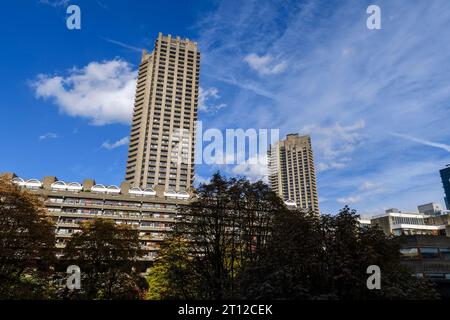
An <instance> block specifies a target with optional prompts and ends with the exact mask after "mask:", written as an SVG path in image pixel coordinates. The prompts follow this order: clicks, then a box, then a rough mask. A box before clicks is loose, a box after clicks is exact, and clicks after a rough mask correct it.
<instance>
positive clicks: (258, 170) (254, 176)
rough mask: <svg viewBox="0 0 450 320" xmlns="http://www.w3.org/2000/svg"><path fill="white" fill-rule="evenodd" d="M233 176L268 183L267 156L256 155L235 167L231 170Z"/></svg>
mask: <svg viewBox="0 0 450 320" xmlns="http://www.w3.org/2000/svg"><path fill="white" fill-rule="evenodd" d="M231 172H232V173H233V174H236V175H241V176H245V177H247V178H248V179H249V180H250V181H258V180H263V181H265V182H267V177H268V168H267V155H266V154H260V155H255V156H253V157H251V158H249V159H247V160H246V161H245V162H243V163H240V164H238V165H236V166H235V167H233V169H232V170H231Z"/></svg>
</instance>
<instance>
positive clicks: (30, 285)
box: [0, 177, 55, 299]
mask: <svg viewBox="0 0 450 320" xmlns="http://www.w3.org/2000/svg"><path fill="white" fill-rule="evenodd" d="M54 248H55V235H54V225H53V222H52V220H51V218H50V217H49V216H48V214H47V211H46V210H45V207H44V205H43V203H42V202H41V201H40V200H39V199H38V198H37V197H36V196H34V195H33V194H31V193H29V192H28V191H25V190H21V189H20V188H19V187H18V186H16V185H15V184H13V183H12V182H11V181H10V179H7V178H6V177H0V283H1V286H0V299H45V298H49V297H50V296H51V295H52V286H51V283H52V281H51V275H52V267H53V264H54V262H55V255H54Z"/></svg>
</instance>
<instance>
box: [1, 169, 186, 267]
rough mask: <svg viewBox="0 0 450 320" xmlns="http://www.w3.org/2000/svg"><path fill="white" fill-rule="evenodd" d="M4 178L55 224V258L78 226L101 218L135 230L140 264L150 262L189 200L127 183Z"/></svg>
mask: <svg viewBox="0 0 450 320" xmlns="http://www.w3.org/2000/svg"><path fill="white" fill-rule="evenodd" d="M6 175H7V177H8V178H10V179H11V180H12V182H13V183H15V184H17V185H19V186H20V187H22V188H26V189H27V190H29V191H30V192H32V193H33V194H36V196H38V197H39V198H40V199H41V200H42V201H43V203H44V204H45V207H46V208H47V210H48V212H49V214H50V215H51V216H52V217H53V219H54V221H55V226H56V230H55V232H56V241H57V243H56V246H57V249H59V250H57V255H61V253H62V249H63V248H64V246H65V244H66V242H67V240H68V239H69V238H70V237H71V235H72V234H74V233H76V232H79V231H80V226H79V223H80V222H83V221H88V220H91V219H94V218H104V219H111V220H114V221H115V223H117V224H125V225H129V226H131V227H133V228H136V229H137V230H139V237H140V241H141V246H142V248H143V249H144V251H145V255H144V257H143V260H144V261H147V262H150V261H152V260H154V258H155V256H156V253H157V252H158V250H159V246H160V243H161V241H163V240H164V238H165V236H166V234H167V232H169V231H170V230H171V226H172V224H173V223H174V222H175V218H176V215H177V214H178V213H177V212H178V211H177V208H178V207H179V206H182V205H186V204H188V203H189V200H190V198H191V195H190V194H188V193H187V192H178V193H177V192H166V191H164V187H163V186H161V187H160V188H158V187H156V188H155V189H151V188H147V189H144V190H142V189H140V188H138V187H131V186H130V184H129V183H127V182H124V183H122V184H121V185H120V186H115V185H111V186H105V185H101V184H96V182H95V181H94V180H92V179H85V180H84V182H83V183H78V182H69V183H68V182H64V181H60V180H58V179H57V178H56V177H44V178H43V179H42V180H38V179H22V178H20V177H18V176H17V175H15V174H14V173H7V174H6Z"/></svg>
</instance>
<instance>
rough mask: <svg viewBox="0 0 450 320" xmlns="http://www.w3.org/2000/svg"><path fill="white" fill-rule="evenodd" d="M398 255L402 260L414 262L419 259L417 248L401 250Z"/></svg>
mask: <svg viewBox="0 0 450 320" xmlns="http://www.w3.org/2000/svg"><path fill="white" fill-rule="evenodd" d="M400 254H401V257H402V259H404V260H416V259H419V250H418V249H417V248H402V249H400Z"/></svg>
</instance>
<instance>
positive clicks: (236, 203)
mask: <svg viewBox="0 0 450 320" xmlns="http://www.w3.org/2000/svg"><path fill="white" fill-rule="evenodd" d="M280 210H286V209H285V207H284V205H283V203H282V201H281V200H280V199H279V198H278V197H277V196H276V195H275V194H274V193H273V192H272V191H270V190H269V188H268V187H267V185H265V184H264V183H262V182H257V183H250V182H249V181H247V180H245V179H234V178H231V179H225V178H224V177H222V176H221V175H220V174H219V173H216V174H215V175H214V176H213V177H212V179H211V182H210V183H209V184H203V185H201V186H200V188H199V189H198V190H197V200H196V201H194V202H192V203H191V204H190V205H188V206H186V207H183V208H181V210H180V215H179V218H178V221H177V223H176V224H175V225H174V228H173V232H172V233H171V236H170V237H169V239H168V240H167V241H166V244H165V245H164V246H163V248H162V251H161V252H160V255H159V258H158V260H157V262H156V263H155V266H154V268H153V269H152V270H151V271H150V277H149V281H150V283H151V284H152V285H153V286H154V287H155V288H162V287H163V286H162V284H167V286H168V287H166V288H165V289H164V290H161V289H157V290H156V289H152V288H150V292H151V295H150V297H151V298H162V299H165V298H167V299H173V298H186V299H227V298H235V297H237V296H236V295H237V293H238V291H239V290H238V287H237V278H238V275H239V273H240V272H241V270H242V269H243V268H244V266H245V265H246V264H249V263H251V262H253V261H257V260H258V258H259V253H260V252H261V249H262V247H263V246H264V245H265V242H266V238H267V236H268V234H269V231H270V228H269V226H270V224H271V221H272V219H273V216H274V214H275V213H277V212H278V211H280ZM154 290H155V291H154Z"/></svg>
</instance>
